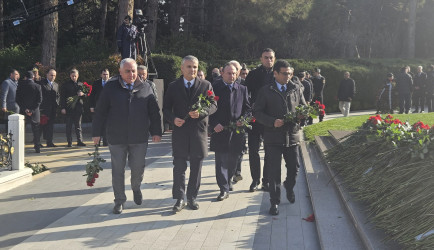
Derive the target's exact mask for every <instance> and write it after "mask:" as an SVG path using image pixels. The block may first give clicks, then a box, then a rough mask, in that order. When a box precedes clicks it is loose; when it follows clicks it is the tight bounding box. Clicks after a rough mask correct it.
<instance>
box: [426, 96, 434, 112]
mask: <svg viewBox="0 0 434 250" xmlns="http://www.w3.org/2000/svg"><path fill="white" fill-rule="evenodd" d="M426 104H427V105H428V112H434V95H433V94H427V95H426Z"/></svg>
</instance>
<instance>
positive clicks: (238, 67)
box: [228, 60, 241, 71]
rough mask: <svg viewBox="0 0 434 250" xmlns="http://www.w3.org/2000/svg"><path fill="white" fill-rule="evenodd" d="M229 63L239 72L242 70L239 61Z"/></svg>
mask: <svg viewBox="0 0 434 250" xmlns="http://www.w3.org/2000/svg"><path fill="white" fill-rule="evenodd" d="M228 63H229V64H231V65H233V66H234V67H235V69H236V70H237V71H239V70H241V64H240V63H239V62H238V61H235V60H232V61H230V62H228Z"/></svg>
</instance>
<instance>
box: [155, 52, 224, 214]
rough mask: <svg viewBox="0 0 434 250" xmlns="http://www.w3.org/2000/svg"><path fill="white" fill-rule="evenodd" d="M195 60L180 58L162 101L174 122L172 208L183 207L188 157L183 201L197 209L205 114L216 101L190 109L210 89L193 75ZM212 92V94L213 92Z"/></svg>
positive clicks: (204, 151)
mask: <svg viewBox="0 0 434 250" xmlns="http://www.w3.org/2000/svg"><path fill="white" fill-rule="evenodd" d="M198 65H199V60H198V59H197V58H196V57H194V56H186V57H184V58H183V60H182V62H181V71H182V74H183V76H182V77H181V78H179V79H178V80H176V81H174V82H172V83H170V85H169V87H168V89H167V92H166V94H165V97H164V102H163V114H164V117H165V119H166V120H167V121H168V122H169V123H171V124H173V125H174V129H173V133H172V151H173V165H174V167H173V189H172V195H173V199H176V200H177V201H176V203H175V205H174V207H173V210H174V211H176V212H177V211H181V210H182V209H183V208H184V207H185V202H184V195H185V170H186V169H187V161H190V178H189V180H188V188H187V202H188V206H189V207H190V208H191V209H194V210H196V209H199V205H198V204H197V202H196V197H197V194H198V192H199V187H200V179H201V170H202V161H203V158H204V157H206V156H207V155H208V116H209V115H212V114H214V113H215V111H216V110H217V104H216V103H215V101H211V105H210V106H209V107H205V108H204V109H203V112H201V113H199V112H198V111H197V110H195V111H191V107H192V105H193V104H194V103H196V102H197V100H198V97H199V95H200V94H202V95H205V96H206V95H207V92H208V91H212V87H211V83H210V82H208V81H206V80H200V79H198V78H197V70H198ZM213 95H214V94H212V96H213Z"/></svg>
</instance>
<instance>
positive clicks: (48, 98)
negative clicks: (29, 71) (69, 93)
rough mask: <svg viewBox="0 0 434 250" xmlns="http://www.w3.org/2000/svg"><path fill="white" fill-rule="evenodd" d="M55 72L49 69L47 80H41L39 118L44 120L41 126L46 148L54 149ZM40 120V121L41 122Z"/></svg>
mask: <svg viewBox="0 0 434 250" xmlns="http://www.w3.org/2000/svg"><path fill="white" fill-rule="evenodd" d="M56 75H57V73H56V71H55V70H54V69H50V70H49V71H48V73H47V79H42V80H41V82H40V85H41V91H42V103H41V106H40V111H41V117H44V116H45V117H44V118H42V119H46V122H44V123H45V124H41V128H42V133H43V137H44V139H45V140H46V141H47V147H56V145H55V144H54V143H53V133H54V120H55V119H56V111H57V107H58V106H59V97H60V95H59V85H58V84H57V83H56V82H55V81H54V80H55V79H56ZM42 119H41V120H42Z"/></svg>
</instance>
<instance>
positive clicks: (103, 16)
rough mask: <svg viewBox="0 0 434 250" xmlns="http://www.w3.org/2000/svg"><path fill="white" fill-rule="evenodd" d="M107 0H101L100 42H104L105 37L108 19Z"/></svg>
mask: <svg viewBox="0 0 434 250" xmlns="http://www.w3.org/2000/svg"><path fill="white" fill-rule="evenodd" d="M107 1H108V0H101V20H100V21H101V22H100V25H99V42H100V44H103V43H104V37H105V23H106V19H107Z"/></svg>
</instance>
